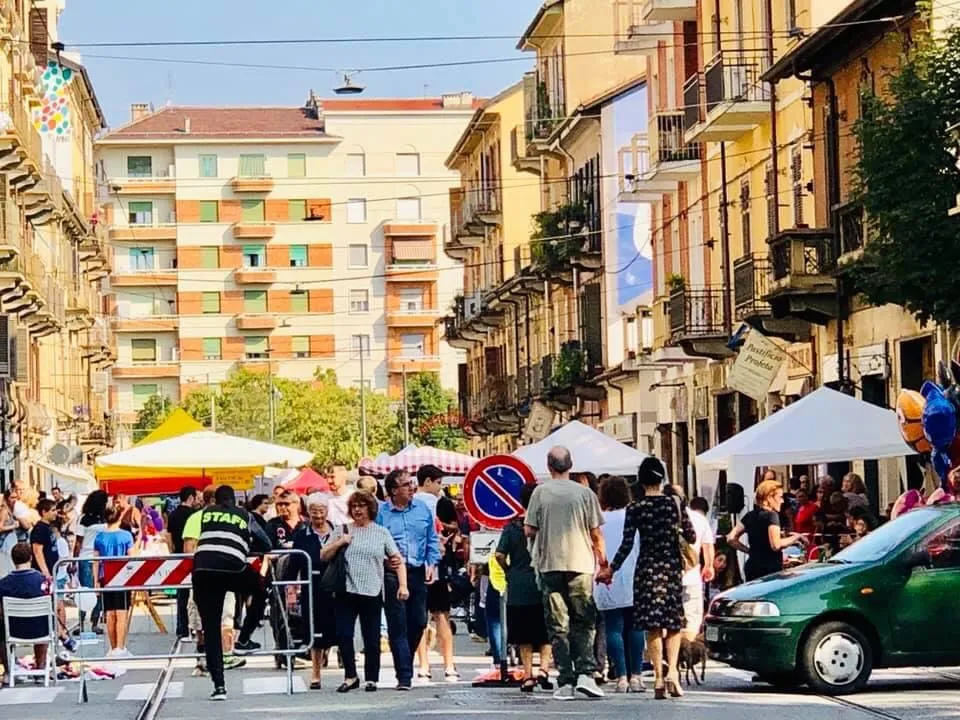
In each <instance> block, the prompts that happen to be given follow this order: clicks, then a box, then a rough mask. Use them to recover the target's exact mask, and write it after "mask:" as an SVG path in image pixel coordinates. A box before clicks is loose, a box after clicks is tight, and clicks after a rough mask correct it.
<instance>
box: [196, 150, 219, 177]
mask: <svg viewBox="0 0 960 720" xmlns="http://www.w3.org/2000/svg"><path fill="white" fill-rule="evenodd" d="M197 157H198V160H199V161H200V177H205V178H215V177H217V156H216V155H198V156H197Z"/></svg>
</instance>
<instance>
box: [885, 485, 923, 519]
mask: <svg viewBox="0 0 960 720" xmlns="http://www.w3.org/2000/svg"><path fill="white" fill-rule="evenodd" d="M922 505H923V493H921V492H920V491H919V490H907V491H906V492H905V493H904V494H903V495H901V496H900V497H898V498H897V501H896V502H895V503H894V504H893V510H891V511H890V519H891V520H895V519H896V518H897V517H899V516H900V515H903V514H904V513H908V512H910V511H911V510H915V509H916V508H918V507H920V506H922Z"/></svg>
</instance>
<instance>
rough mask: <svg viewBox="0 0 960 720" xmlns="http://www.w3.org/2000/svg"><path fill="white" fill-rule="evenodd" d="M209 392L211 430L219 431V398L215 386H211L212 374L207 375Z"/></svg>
mask: <svg viewBox="0 0 960 720" xmlns="http://www.w3.org/2000/svg"><path fill="white" fill-rule="evenodd" d="M207 390H209V391H210V429H211V430H212V431H213V432H216V431H217V398H216V392H215V391H214V389H213V386H212V385H211V384H210V373H207Z"/></svg>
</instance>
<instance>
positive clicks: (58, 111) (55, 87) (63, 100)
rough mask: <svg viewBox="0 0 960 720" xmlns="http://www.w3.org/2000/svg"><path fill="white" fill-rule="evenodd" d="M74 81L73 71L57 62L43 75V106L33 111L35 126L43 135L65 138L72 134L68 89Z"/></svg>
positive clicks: (51, 63)
mask: <svg viewBox="0 0 960 720" xmlns="http://www.w3.org/2000/svg"><path fill="white" fill-rule="evenodd" d="M71 80H73V70H71V69H70V68H65V67H63V66H61V65H60V63H58V62H56V61H55V60H51V61H50V62H49V63H48V64H47V69H46V70H45V71H44V73H43V80H42V89H43V104H42V105H41V106H40V107H39V108H37V109H36V110H34V111H33V125H34V127H36V129H37V130H38V131H39V132H40V133H41V135H49V136H53V137H65V136H67V135H68V134H69V133H70V105H69V98H68V97H67V87H68V86H69V85H70V81H71Z"/></svg>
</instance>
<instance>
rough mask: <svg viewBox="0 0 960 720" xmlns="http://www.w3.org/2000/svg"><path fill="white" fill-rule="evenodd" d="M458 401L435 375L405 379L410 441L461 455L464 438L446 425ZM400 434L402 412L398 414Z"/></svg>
mask: <svg viewBox="0 0 960 720" xmlns="http://www.w3.org/2000/svg"><path fill="white" fill-rule="evenodd" d="M456 405H457V398H456V396H455V395H454V394H453V393H452V392H450V391H449V390H444V389H443V387H442V386H441V385H440V379H439V378H438V377H437V375H436V374H435V373H417V374H416V375H410V376H408V377H407V412H408V413H409V416H410V440H411V441H412V442H414V443H416V444H417V445H430V446H431V447H436V448H441V449H444V450H455V451H461V450H463V449H464V448H465V447H466V444H467V443H466V438H465V437H464V435H463V431H462V430H461V429H460V428H459V427H452V426H451V424H450V422H449V417H450V416H451V414H452V413H451V409H452V408H456ZM398 415H399V423H400V425H399V427H400V430H401V437H402V430H403V408H400V410H399V412H398Z"/></svg>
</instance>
